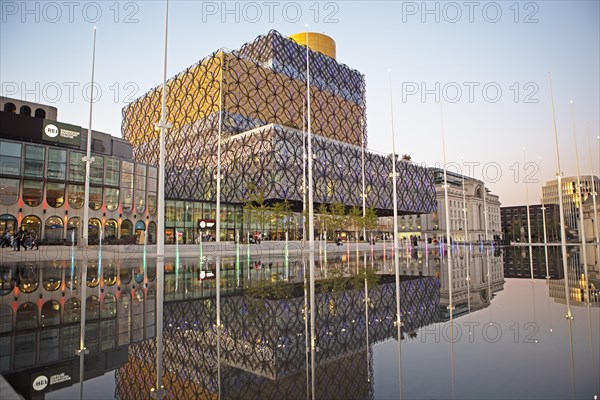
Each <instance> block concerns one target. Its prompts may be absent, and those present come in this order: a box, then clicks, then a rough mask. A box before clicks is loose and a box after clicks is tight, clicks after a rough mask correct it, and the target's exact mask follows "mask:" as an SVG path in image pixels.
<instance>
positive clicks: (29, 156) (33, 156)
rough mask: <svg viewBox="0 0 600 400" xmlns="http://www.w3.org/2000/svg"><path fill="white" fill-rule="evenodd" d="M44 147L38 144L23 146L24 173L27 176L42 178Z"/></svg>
mask: <svg viewBox="0 0 600 400" xmlns="http://www.w3.org/2000/svg"><path fill="white" fill-rule="evenodd" d="M44 153H45V152H44V148H43V147H40V146H33V145H30V144H28V145H26V146H25V166H24V169H25V171H24V175H25V176H26V177H29V178H40V179H42V178H44V155H45V154H44Z"/></svg>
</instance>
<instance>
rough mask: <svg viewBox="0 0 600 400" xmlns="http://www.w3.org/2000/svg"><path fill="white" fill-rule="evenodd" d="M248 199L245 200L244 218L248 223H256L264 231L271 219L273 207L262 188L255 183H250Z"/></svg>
mask: <svg viewBox="0 0 600 400" xmlns="http://www.w3.org/2000/svg"><path fill="white" fill-rule="evenodd" d="M247 193H248V194H247V196H246V201H245V202H244V219H245V221H246V223H247V224H252V223H254V224H256V225H258V226H260V227H261V231H262V232H264V230H265V225H266V224H268V223H269V222H270V221H271V215H272V209H271V207H270V206H269V205H267V203H266V201H265V194H264V190H263V189H262V188H259V187H257V186H256V185H255V184H249V185H248V192H247Z"/></svg>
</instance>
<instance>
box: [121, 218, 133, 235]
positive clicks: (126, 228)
mask: <svg viewBox="0 0 600 400" xmlns="http://www.w3.org/2000/svg"><path fill="white" fill-rule="evenodd" d="M131 235H133V223H132V222H131V221H130V220H128V219H126V220H123V222H121V237H122V238H125V237H130V236H131Z"/></svg>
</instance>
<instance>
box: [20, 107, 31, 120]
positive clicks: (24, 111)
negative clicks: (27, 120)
mask: <svg viewBox="0 0 600 400" xmlns="http://www.w3.org/2000/svg"><path fill="white" fill-rule="evenodd" d="M19 114H21V115H27V116H28V117H31V107H29V106H21V108H20V109H19Z"/></svg>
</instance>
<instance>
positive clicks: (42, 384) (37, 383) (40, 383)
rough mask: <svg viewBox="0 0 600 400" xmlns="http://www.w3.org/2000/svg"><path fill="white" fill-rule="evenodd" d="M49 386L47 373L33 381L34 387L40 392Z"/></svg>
mask: <svg viewBox="0 0 600 400" xmlns="http://www.w3.org/2000/svg"><path fill="white" fill-rule="evenodd" d="M46 386H48V378H47V377H46V376H45V375H40V376H38V377H37V378H35V380H34V381H33V388H34V389H35V390H37V391H38V392H40V391H42V390H44V389H46Z"/></svg>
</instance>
